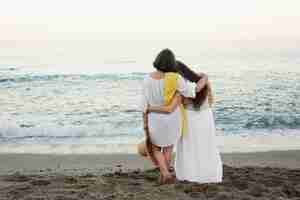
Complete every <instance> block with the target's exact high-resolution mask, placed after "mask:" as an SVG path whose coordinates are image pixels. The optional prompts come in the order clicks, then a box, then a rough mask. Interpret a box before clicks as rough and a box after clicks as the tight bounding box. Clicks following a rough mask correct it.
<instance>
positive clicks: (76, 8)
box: [0, 0, 300, 40]
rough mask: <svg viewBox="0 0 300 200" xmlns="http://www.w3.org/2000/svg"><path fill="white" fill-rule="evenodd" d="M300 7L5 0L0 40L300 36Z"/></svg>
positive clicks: (235, 0)
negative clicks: (141, 35)
mask: <svg viewBox="0 0 300 200" xmlns="http://www.w3.org/2000/svg"><path fill="white" fill-rule="evenodd" d="M299 9H300V1H297V0H288V1H279V0H278V1H274V0H247V1H246V0H244V1H240V0H227V1H216V0H196V1H189V0H188V1H176V0H175V1H174V0H173V1H170V0H164V1H161V0H151V1H149V0H147V1H146V0H127V1H121V0H119V1H117V0H107V1H102V0H98V1H96V0H95V1H93V0H85V1H83V0H81V1H76V0H51V1H50V0H48V1H47V0H42V1H41V0H26V1H17V0H9V1H4V0H3V2H1V7H0V29H1V39H0V40H39V39H41V40H43V39H50V40H61V39H62V40H64V39H73V38H74V39H101V38H100V37H104V38H105V39H116V38H114V36H116V35H114V33H115V34H117V35H118V36H120V37H121V36H122V35H121V34H119V33H125V34H124V35H123V36H124V38H125V39H126V37H129V38H130V34H127V36H126V33H139V32H142V33H145V34H151V33H154V34H153V35H154V37H159V36H157V35H155V33H174V34H175V35H176V33H182V32H183V33H202V36H203V37H204V38H205V37H208V38H210V37H212V36H211V35H213V37H216V38H219V39H227V38H229V39H231V38H236V37H238V38H241V39H247V37H249V35H251V34H252V35H253V34H254V35H257V36H258V37H297V36H298V35H300V26H299V23H300V12H299ZM246 30H247V31H246ZM99 35H101V36H99ZM134 38H136V37H134V36H133V39H134ZM130 39H132V38H130Z"/></svg>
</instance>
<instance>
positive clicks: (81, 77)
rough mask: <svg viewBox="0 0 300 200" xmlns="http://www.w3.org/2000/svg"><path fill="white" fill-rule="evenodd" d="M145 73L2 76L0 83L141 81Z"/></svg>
mask: <svg viewBox="0 0 300 200" xmlns="http://www.w3.org/2000/svg"><path fill="white" fill-rule="evenodd" d="M144 75H145V74H144V73H129V74H94V75H84V74H70V75H65V74H53V75H28V74H26V75H15V76H14V78H7V77H5V76H2V77H1V76H0V83H23V82H32V81H54V80H66V81H70V80H112V81H114V80H141V79H143V78H144Z"/></svg>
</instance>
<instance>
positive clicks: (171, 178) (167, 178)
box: [159, 174, 176, 185]
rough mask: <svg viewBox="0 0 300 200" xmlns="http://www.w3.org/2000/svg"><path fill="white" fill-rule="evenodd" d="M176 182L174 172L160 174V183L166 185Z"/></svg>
mask: <svg viewBox="0 0 300 200" xmlns="http://www.w3.org/2000/svg"><path fill="white" fill-rule="evenodd" d="M175 182H176V177H175V176H173V175H172V174H168V175H165V176H163V175H160V176H159V184H161V185H164V184H173V183H175Z"/></svg>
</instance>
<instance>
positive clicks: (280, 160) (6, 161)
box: [0, 150, 300, 175]
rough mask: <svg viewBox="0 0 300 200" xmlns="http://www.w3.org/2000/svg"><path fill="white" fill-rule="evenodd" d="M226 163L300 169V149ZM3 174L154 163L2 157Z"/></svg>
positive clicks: (227, 158)
mask: <svg viewBox="0 0 300 200" xmlns="http://www.w3.org/2000/svg"><path fill="white" fill-rule="evenodd" d="M221 157H222V161H223V164H225V165H229V166H232V167H245V166H256V167H276V168H289V169H294V168H300V150H286V151H266V152H247V153H245V152H242V153H221ZM0 163H1V164H0V175H1V174H7V173H13V172H16V171H19V172H22V173H39V172H45V171H46V172H59V173H64V172H68V171H69V172H74V173H78V172H80V170H81V171H82V172H88V171H98V172H99V173H102V174H103V173H107V172H111V171H114V170H116V169H120V168H122V169H123V170H135V169H139V170H147V169H150V168H151V167H152V164H151V162H150V161H148V160H146V159H144V158H142V157H140V156H139V155H137V154H3V153H2V154H0Z"/></svg>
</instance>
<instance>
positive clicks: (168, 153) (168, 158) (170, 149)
mask: <svg viewBox="0 0 300 200" xmlns="http://www.w3.org/2000/svg"><path fill="white" fill-rule="evenodd" d="M172 153H173V145H171V146H169V147H164V149H163V154H164V157H165V160H166V163H167V167H168V169H169V168H170V166H171V161H172Z"/></svg>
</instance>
